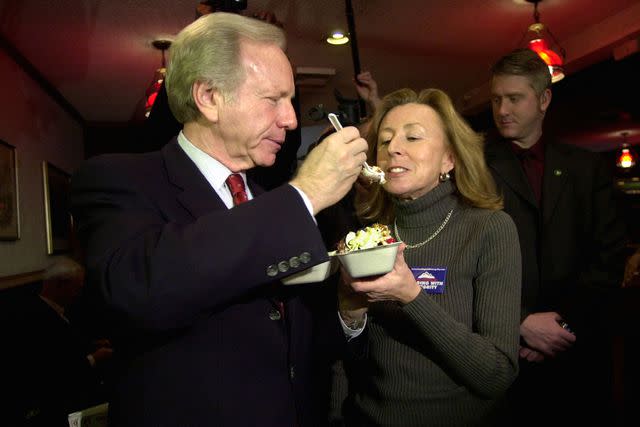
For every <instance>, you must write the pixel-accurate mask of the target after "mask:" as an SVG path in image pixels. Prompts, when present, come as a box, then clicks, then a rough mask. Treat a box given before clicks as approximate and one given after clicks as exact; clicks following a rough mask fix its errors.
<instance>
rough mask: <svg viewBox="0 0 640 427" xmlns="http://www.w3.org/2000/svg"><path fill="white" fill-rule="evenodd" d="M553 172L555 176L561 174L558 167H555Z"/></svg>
mask: <svg viewBox="0 0 640 427" xmlns="http://www.w3.org/2000/svg"><path fill="white" fill-rule="evenodd" d="M553 174H554V175H555V176H560V175H562V171H561V170H560V169H556V170H554V171H553Z"/></svg>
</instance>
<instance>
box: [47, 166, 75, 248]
mask: <svg viewBox="0 0 640 427" xmlns="http://www.w3.org/2000/svg"><path fill="white" fill-rule="evenodd" d="M42 179H43V184H44V215H45V224H46V228H47V253H48V254H49V255H52V254H58V253H62V252H68V251H70V250H71V232H72V227H73V224H72V220H71V210H70V203H69V192H70V190H71V176H70V175H69V174H68V173H66V172H65V171H63V170H62V169H60V168H57V167H55V166H54V165H52V164H51V163H49V162H47V161H44V162H42Z"/></svg>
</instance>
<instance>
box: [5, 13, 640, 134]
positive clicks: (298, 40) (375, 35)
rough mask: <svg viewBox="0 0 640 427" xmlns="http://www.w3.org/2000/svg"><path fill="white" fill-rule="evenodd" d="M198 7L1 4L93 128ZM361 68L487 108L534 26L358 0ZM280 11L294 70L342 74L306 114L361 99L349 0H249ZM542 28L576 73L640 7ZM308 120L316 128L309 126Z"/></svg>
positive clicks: (626, 28)
mask: <svg viewBox="0 0 640 427" xmlns="http://www.w3.org/2000/svg"><path fill="white" fill-rule="evenodd" d="M197 4H198V1H197V0H108V1H106V0H15V1H14V0H0V34H1V35H2V36H3V37H4V38H5V39H6V40H8V42H9V43H10V44H11V45H12V46H14V47H15V49H16V50H17V51H18V52H19V53H20V54H21V55H22V56H24V57H25V58H26V59H27V60H28V61H29V62H30V63H31V64H33V66H34V67H35V68H36V69H37V70H38V71H39V72H40V73H41V74H42V75H43V76H44V78H45V79H46V80H47V81H49V82H50V83H51V84H52V85H53V86H54V87H55V88H56V89H57V90H58V91H59V92H60V93H61V94H62V96H63V97H64V98H65V99H66V100H67V101H68V102H69V103H70V104H71V105H72V106H73V107H74V108H75V109H76V110H77V111H78V112H79V113H80V115H81V116H82V118H83V119H84V120H85V121H86V122H88V123H97V122H126V121H128V120H130V119H132V118H133V117H134V116H135V114H136V111H137V109H138V108H139V103H140V101H141V99H142V97H143V94H144V91H145V89H146V87H147V85H148V84H149V82H150V80H151V78H152V76H153V72H154V70H155V69H156V68H157V67H158V66H159V64H160V52H159V51H157V50H155V49H154V48H153V47H152V46H151V41H152V40H153V39H155V38H158V37H162V36H172V35H175V34H176V33H177V32H178V31H179V30H180V29H181V28H182V27H184V26H185V25H187V24H189V23H190V22H191V21H192V20H193V19H194V17H195V8H196V5H197ZM353 9H354V17H355V23H356V29H357V38H358V45H359V54H360V61H361V65H362V69H363V70H371V71H372V72H373V74H374V77H375V78H376V80H377V81H378V83H379V86H380V90H381V92H383V93H384V92H387V91H391V90H394V89H396V88H400V87H413V88H416V89H420V88H423V87H440V88H442V89H444V90H446V91H447V92H448V93H449V94H450V95H451V96H452V97H453V98H454V99H455V100H456V101H457V102H458V104H459V106H460V107H461V108H463V109H465V110H469V111H470V110H472V109H474V108H475V107H477V106H479V105H483V102H485V101H486V89H487V87H486V82H487V76H488V69H489V67H490V65H491V63H492V62H494V61H495V60H496V59H497V58H498V57H499V56H500V55H502V54H503V53H506V52H507V51H509V50H511V49H513V48H515V47H517V46H518V42H519V41H520V40H521V38H522V35H523V34H524V31H525V29H526V27H527V26H528V25H529V24H530V23H532V22H533V16H532V15H533V6H532V4H530V3H527V2H526V1H524V0H395V1H389V0H353ZM258 11H272V12H274V13H275V15H276V16H277V18H278V19H279V20H280V21H282V22H283V23H284V28H285V31H286V33H287V35H288V38H289V48H288V54H289V56H290V58H291V61H292V63H293V64H294V66H306V67H329V68H335V69H336V75H335V76H334V77H331V78H330V79H329V80H328V82H327V85H326V86H325V87H322V88H304V87H303V88H301V92H300V101H301V111H302V112H303V115H304V113H306V111H308V109H309V108H310V107H311V106H314V105H316V104H319V103H323V104H325V105H326V106H327V108H328V109H335V108H336V101H335V99H334V97H333V89H338V90H340V91H341V92H342V93H343V94H344V95H345V96H347V97H351V98H355V96H356V95H355V90H354V89H353V86H352V83H351V78H352V75H353V64H352V60H351V51H350V49H351V47H350V45H344V46H330V45H328V44H326V43H325V42H324V37H325V35H326V34H327V33H328V32H329V31H331V30H333V29H336V28H341V29H343V30H345V31H346V30H347V21H346V17H345V3H344V1H343V0H314V1H311V0H248V9H247V10H246V11H245V12H243V13H244V14H247V15H251V14H253V13H255V12H258ZM539 11H540V15H541V21H542V22H544V23H545V24H547V26H548V27H550V28H551V29H552V31H553V33H554V35H555V36H556V38H557V39H558V40H560V42H561V44H562V45H563V47H564V48H565V49H566V51H567V60H568V66H567V69H568V74H569V75H570V73H571V72H575V71H576V70H578V69H580V68H582V67H585V66H586V65H590V64H592V63H594V62H596V61H600V60H602V59H604V58H609V57H611V55H612V49H613V48H614V47H616V46H618V45H620V44H621V43H623V42H625V41H628V40H630V39H632V38H634V37H636V38H637V36H638V34H639V33H640V0H544V1H542V2H541V3H540V5H539ZM303 124H310V123H309V121H308V119H306V118H305V119H303Z"/></svg>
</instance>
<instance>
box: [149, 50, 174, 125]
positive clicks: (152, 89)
mask: <svg viewBox="0 0 640 427" xmlns="http://www.w3.org/2000/svg"><path fill="white" fill-rule="evenodd" d="M151 45H152V46H153V47H155V48H156V49H158V50H160V51H161V52H162V62H161V64H160V68H158V69H156V71H155V73H154V75H153V80H151V83H150V84H149V87H148V88H147V91H146V92H145V102H144V116H145V118H146V117H149V114H151V109H152V108H153V104H154V103H155V102H156V98H157V97H158V92H160V88H161V87H162V82H164V78H165V77H166V75H167V67H166V58H165V52H166V50H167V49H169V47H170V46H171V40H167V39H156V40H154V41H153V42H151Z"/></svg>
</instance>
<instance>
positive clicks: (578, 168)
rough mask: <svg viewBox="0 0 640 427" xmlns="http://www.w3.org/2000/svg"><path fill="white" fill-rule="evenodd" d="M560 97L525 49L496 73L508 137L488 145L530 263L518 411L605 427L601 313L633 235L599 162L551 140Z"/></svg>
mask: <svg viewBox="0 0 640 427" xmlns="http://www.w3.org/2000/svg"><path fill="white" fill-rule="evenodd" d="M551 98H552V92H551V77H550V73H549V70H548V67H547V65H546V64H545V63H544V61H542V59H540V58H539V57H538V55H537V54H536V53H535V52H533V51H530V50H528V49H519V50H516V51H514V52H511V53H510V54H508V55H506V56H504V57H503V58H501V59H500V60H499V61H498V62H497V63H496V64H495V65H494V66H493V68H492V81H491V103H492V110H493V119H494V122H495V125H496V129H497V131H498V133H499V135H496V136H493V137H491V138H489V140H488V142H487V146H486V156H487V163H488V165H489V167H490V168H491V170H492V173H493V175H494V178H495V180H496V183H497V185H498V187H499V189H500V190H501V191H502V193H503V195H504V210H505V211H506V212H507V213H509V214H510V215H511V217H512V218H513V220H514V221H515V223H516V226H517V228H518V234H519V239H520V247H521V252H522V265H523V274H522V277H523V284H522V286H523V288H522V313H521V324H520V335H521V348H520V360H521V364H520V376H519V378H518V380H516V383H515V385H514V387H513V389H512V393H511V397H512V404H513V405H514V413H515V414H516V415H517V421H518V423H519V425H523V424H524V425H542V424H547V423H548V422H552V421H553V420H551V419H549V414H552V413H553V414H557V417H558V420H557V421H558V422H570V423H577V422H578V421H584V422H587V421H588V422H589V424H591V423H594V424H598V423H599V422H601V421H603V420H604V421H606V419H607V416H608V414H607V409H608V405H609V404H610V401H611V400H610V392H611V384H610V370H611V360H610V351H611V350H610V342H609V340H608V336H607V331H606V330H605V329H604V328H602V327H601V326H600V325H601V324H603V323H602V320H603V319H602V318H601V315H602V313H603V311H604V306H606V303H607V296H608V295H609V292H608V291H607V290H609V291H610V290H612V289H613V288H615V287H618V286H620V283H621V281H622V274H623V268H624V254H625V243H626V239H625V232H624V227H623V224H622V223H621V221H620V220H619V219H618V215H617V213H616V204H615V200H614V194H613V186H612V181H611V177H610V175H609V173H608V169H607V168H606V166H605V165H604V163H603V162H602V160H601V159H600V157H599V156H598V155H597V154H596V153H591V152H588V151H585V150H582V149H579V148H577V147H574V146H569V145H563V144H559V143H557V141H555V139H554V138H553V136H552V135H549V134H547V133H546V132H543V122H544V118H545V115H546V113H547V111H548V108H549V106H550V104H551ZM541 423H542V424H541ZM567 425H569V424H567ZM576 425H577V424H576Z"/></svg>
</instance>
